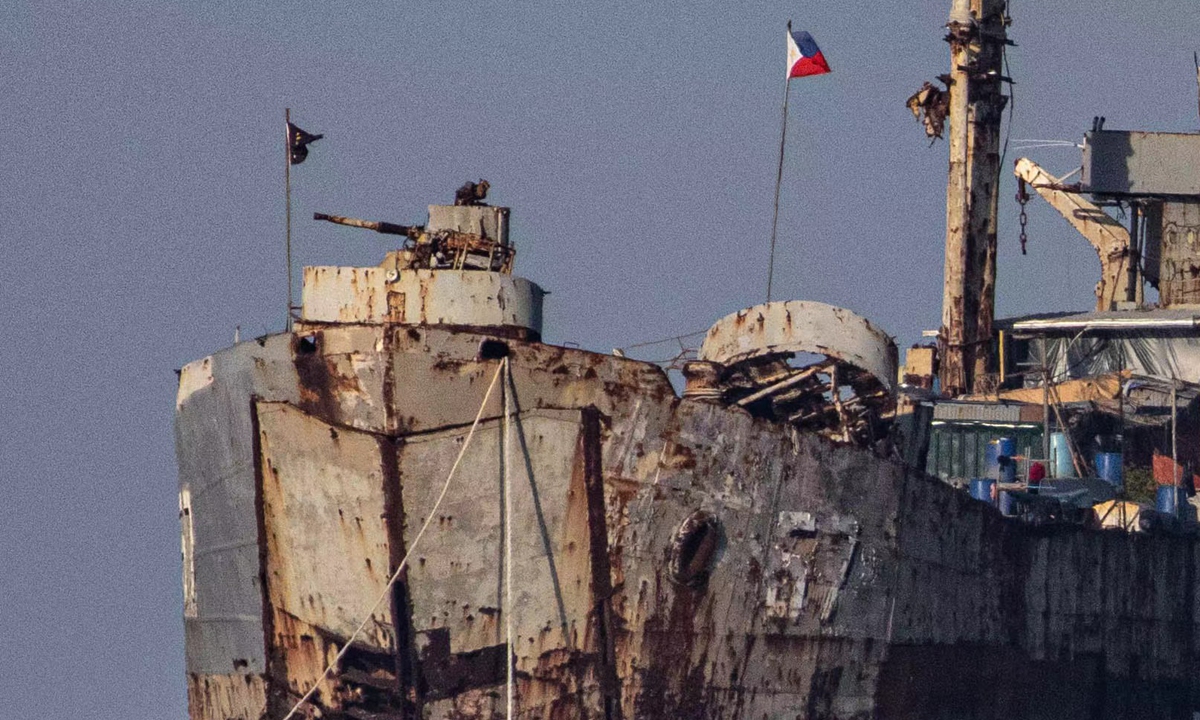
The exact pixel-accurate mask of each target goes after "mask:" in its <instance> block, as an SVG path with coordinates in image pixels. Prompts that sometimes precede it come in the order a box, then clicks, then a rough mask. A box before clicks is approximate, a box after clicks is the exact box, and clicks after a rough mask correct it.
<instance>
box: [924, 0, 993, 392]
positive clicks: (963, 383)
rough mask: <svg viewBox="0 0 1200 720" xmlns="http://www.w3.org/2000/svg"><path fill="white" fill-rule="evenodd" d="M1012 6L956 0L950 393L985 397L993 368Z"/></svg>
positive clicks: (943, 358)
mask: <svg viewBox="0 0 1200 720" xmlns="http://www.w3.org/2000/svg"><path fill="white" fill-rule="evenodd" d="M1006 7H1007V3H1006V2H1004V0H955V2H954V5H953V8H952V9H951V12H950V22H949V23H947V26H946V27H947V29H948V30H949V33H948V34H947V36H946V40H947V42H949V43H950V48H951V62H950V74H949V76H948V80H947V85H948V86H949V96H950V97H949V115H950V141H949V142H950V170H949V179H948V181H947V183H946V268H945V285H944V288H943V295H942V327H941V329H940V331H939V333H938V350H939V353H938V354H939V356H940V373H939V377H940V379H941V386H942V392H943V393H945V394H946V395H947V396H951V397H953V396H956V395H961V394H963V393H966V392H971V391H974V390H977V389H979V387H980V382H981V381H982V380H983V379H984V378H985V377H987V374H988V371H989V367H990V349H991V336H992V321H993V318H994V313H995V294H996V215H997V205H998V198H999V183H1000V121H1001V117H1002V113H1003V111H1004V107H1005V105H1006V103H1007V101H1008V99H1007V98H1006V97H1005V96H1004V93H1003V92H1002V83H1003V82H1004V81H1006V80H1007V78H1005V77H1004V76H1003V75H1002V74H1001V68H1002V66H1003V62H1004V47H1005V45H1006V44H1008V42H1009V41H1008V38H1007V34H1006V28H1007V26H1008V24H1009V18H1008V16H1007V14H1006Z"/></svg>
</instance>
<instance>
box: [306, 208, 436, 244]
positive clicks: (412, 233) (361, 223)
mask: <svg viewBox="0 0 1200 720" xmlns="http://www.w3.org/2000/svg"><path fill="white" fill-rule="evenodd" d="M313 220H324V221H326V222H331V223H333V224H335V225H348V226H350V227H356V228H363V229H365V230H374V231H375V232H377V233H383V234H384V235H403V236H404V237H410V238H414V239H415V238H416V237H417V236H419V235H420V234H421V233H422V232H424V231H425V228H424V226H421V225H397V224H396V223H390V222H381V221H375V220H359V219H358V218H352V217H342V216H341V215H326V214H325V213H313Z"/></svg>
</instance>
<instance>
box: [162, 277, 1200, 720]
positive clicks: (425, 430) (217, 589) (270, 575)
mask: <svg viewBox="0 0 1200 720" xmlns="http://www.w3.org/2000/svg"><path fill="white" fill-rule="evenodd" d="M498 295H499V296H500V297H497V294H493V295H492V296H489V302H493V303H498V304H499V305H504V302H505V301H504V300H503V297H502V296H503V295H504V293H503V292H500V293H498ZM539 297H540V296H539ZM393 320H394V319H393ZM435 320H436V319H432V318H426V319H425V321H424V324H418V325H411V324H408V325H406V324H401V323H399V322H393V321H388V320H387V319H386V318H382V319H379V320H378V322H321V321H318V320H314V319H309V321H308V322H305V323H302V324H301V325H300V326H299V327H298V328H297V330H296V332H294V333H287V334H280V335H274V336H270V337H266V338H262V339H260V340H259V341H256V342H247V343H242V344H239V345H237V346H235V347H233V348H230V349H227V350H224V351H222V352H220V353H217V354H215V355H213V356H211V357H210V358H206V359H204V360H201V361H197V362H195V363H192V364H191V365H189V366H187V367H185V368H184V370H183V373H182V376H181V385H180V394H179V401H178V414H177V438H178V449H179V464H180V476H181V516H182V518H183V536H184V572H185V578H184V583H185V595H186V605H185V614H186V628H187V663H188V672H189V700H190V707H191V717H192V718H193V720H213V719H216V718H222V719H225V718H244V719H247V720H249V719H251V718H260V717H267V718H276V719H277V718H282V717H284V716H285V715H286V714H287V713H288V712H289V711H290V710H291V709H292V708H293V706H295V705H296V703H297V701H298V700H299V699H300V697H301V696H302V695H303V694H304V693H305V692H306V691H307V690H308V689H309V688H310V687H312V686H313V685H314V684H316V686H317V690H316V692H315V693H314V694H313V695H312V698H311V700H310V701H309V702H308V703H306V704H304V705H303V706H302V707H301V708H300V709H299V710H298V715H299V716H302V717H303V716H317V715H319V716H321V717H346V718H408V717H426V718H492V717H502V716H504V714H505V702H506V682H507V674H508V672H507V671H508V664H507V662H506V659H511V662H512V668H513V682H514V685H515V688H514V689H515V715H516V716H518V717H523V718H605V719H606V720H612V719H613V718H730V719H732V718H746V719H750V718H754V719H758V718H796V717H811V718H826V717H829V718H871V717H882V718H895V717H911V718H1001V717H1003V718H1034V717H1053V718H1059V719H1061V718H1084V717H1087V718H1097V717H1103V718H1126V717H1190V715H1191V710H1192V708H1193V707H1197V703H1196V699H1195V696H1196V687H1197V682H1196V678H1197V676H1198V670H1200V668H1198V667H1197V663H1196V656H1195V651H1194V648H1195V642H1196V640H1195V638H1196V635H1197V625H1196V620H1197V602H1200V599H1198V597H1197V594H1196V593H1195V590H1194V588H1195V587H1196V579H1197V562H1198V561H1200V557H1198V555H1197V553H1196V548H1195V542H1194V541H1193V540H1192V539H1189V538H1183V537H1150V536H1132V535H1127V534H1124V533H1116V534H1111V533H1103V532H1099V531H1094V530H1087V529H1084V528H1080V527H1073V526H1063V527H1054V528H1035V527H1030V526H1027V525H1023V524H1021V523H1019V522H1017V521H1015V520H1012V519H1005V518H1002V517H1000V516H999V514H998V513H996V512H995V511H994V510H993V509H992V508H990V507H988V506H986V505H984V504H983V503H979V502H976V501H973V500H971V499H970V498H969V497H967V496H966V495H965V494H963V493H961V492H957V491H955V490H953V489H952V488H950V487H948V486H947V485H945V484H943V483H941V482H938V481H936V480H933V479H931V478H927V477H925V476H924V475H923V474H921V473H919V472H916V471H913V470H911V469H907V468H906V467H905V465H904V464H903V463H902V462H900V461H899V460H896V459H894V458H892V457H888V456H886V454H885V453H883V452H882V451H881V450H880V449H879V448H880V447H883V444H882V443H876V444H875V445H871V444H862V443H847V442H843V443H838V442H833V441H831V440H830V439H828V437H826V435H827V433H825V434H823V433H818V432H816V431H805V430H803V429H801V428H800V427H798V426H797V425H796V424H795V423H788V422H782V421H779V420H774V419H770V418H765V417H762V416H761V415H762V414H761V413H751V412H750V411H748V410H747V409H745V408H743V407H740V406H739V405H737V404H729V403H722V402H715V401H714V400H713V397H714V395H715V393H710V394H708V396H707V397H705V396H704V394H703V393H700V394H696V396H694V397H693V396H691V395H692V394H690V393H689V394H688V395H689V396H688V397H684V398H680V397H677V395H676V393H675V391H674V390H673V388H672V386H671V385H670V383H669V382H668V379H667V377H666V375H665V374H664V373H663V372H662V371H661V370H660V369H658V368H657V367H655V366H652V365H648V364H644V363H640V362H636V361H633V360H626V359H622V358H619V357H613V356H608V355H600V354H595V353H589V352H584V351H581V350H576V349H568V348H562V347H555V346H551V345H545V344H542V343H540V342H537V341H536V332H533V331H530V330H529V329H528V328H526V330H525V331H516V330H514V329H513V326H514V324H513V323H512V322H508V321H504V322H498V323H497V325H496V327H495V328H493V332H490V333H482V332H481V331H480V329H479V328H478V327H473V328H470V329H466V328H461V327H454V326H453V324H452V323H442V324H439V323H438V322H436V321H435ZM518 324H519V323H518ZM518 330H519V328H518ZM502 366H504V367H506V368H507V370H506V371H505V372H504V373H501V376H502V377H501V381H500V382H499V383H498V385H499V390H498V391H496V392H494V393H493V394H492V395H491V397H490V399H488V400H487V401H486V402H485V396H486V395H487V392H488V386H489V382H491V381H492V379H493V378H494V377H496V376H497V374H498V373H500V369H501V367H502ZM481 407H482V420H481V421H480V423H479V425H478V428H477V429H476V431H475V433H474V435H473V437H472V439H471V440H470V442H469V443H467V438H468V435H469V433H470V429H471V427H472V422H473V419H474V418H475V417H476V414H477V413H478V412H479V411H480V409H481ZM506 407H507V408H508V411H507V412H506ZM756 415H758V416H756ZM506 417H508V418H511V419H512V422H511V425H509V426H508V427H506V425H505V418H506ZM464 446H465V450H463V448H464ZM460 452H461V453H462V457H461V464H460V466H459V467H458V470H457V473H456V474H455V475H454V477H453V478H452V479H451V481H450V483H449V486H448V489H447V491H446V497H445V500H444V502H443V503H442V505H441V506H440V507H439V508H438V511H437V513H436V516H435V517H433V518H432V521H431V523H430V526H429V530H428V532H427V533H426V534H425V535H424V536H423V537H421V538H420V541H419V542H418V543H416V544H415V545H414V540H416V535H417V533H418V531H419V530H420V528H421V527H422V525H423V524H424V523H425V521H426V520H427V519H429V518H430V515H431V511H432V508H434V506H435V503H436V500H437V496H438V494H439V492H440V491H441V490H442V488H443V486H444V482H445V480H446V477H447V475H448V474H449V472H450V469H451V467H452V466H453V465H454V463H455V459H456V457H458V456H459V454H460ZM506 458H507V462H506ZM506 492H507V493H508V496H507V497H505V493H506ZM506 507H508V508H509V509H510V512H511V516H508V517H506V515H505V512H506V511H505V508H506ZM506 522H511V525H510V527H511V532H512V538H513V539H512V543H511V546H510V547H508V548H506V547H505V543H504V537H505V527H506ZM410 551H411V553H412V557H411V559H410V562H409V564H408V566H407V568H406V569H405V571H404V572H402V573H401V574H400V575H399V577H398V579H397V582H396V583H395V585H394V586H393V588H392V591H391V592H389V593H387V596H388V597H387V599H386V600H385V602H384V603H382V604H381V605H380V606H379V607H377V608H375V609H374V610H373V611H372V610H371V605H372V603H373V602H374V601H375V599H376V598H377V597H378V596H380V594H381V593H384V591H385V589H386V588H387V587H388V580H389V578H390V577H391V575H392V573H393V571H394V570H396V568H398V567H399V565H400V561H401V559H402V558H403V557H404V556H405V554H406V553H408V552H410ZM509 551H510V552H509ZM509 554H510V556H511V580H512V589H511V592H512V593H513V596H514V600H515V602H513V603H511V604H510V605H506V604H505V602H504V600H505V587H504V579H505V572H504V571H505V558H506V557H507V556H509ZM364 620H369V622H367V624H366V626H365V630H364V631H363V632H361V633H360V634H358V636H357V637H356V639H355V640H354V642H353V643H352V644H351V646H350V649H349V650H348V651H347V652H345V654H344V655H343V656H342V657H341V658H340V660H339V661H338V662H336V663H333V665H334V667H333V671H332V672H330V673H329V674H328V675H327V676H324V677H323V675H322V673H323V671H324V670H325V668H326V666H327V665H329V664H330V663H331V662H332V661H333V660H334V658H335V655H336V654H337V653H338V651H339V650H341V649H343V648H344V647H345V645H346V641H347V639H348V638H350V637H351V635H352V634H353V633H354V632H355V630H356V628H358V627H359V626H360V624H361V623H362V622H363V621H364ZM509 623H511V627H512V633H513V636H512V638H511V646H510V644H509V637H508V635H507V634H506V628H507V627H508V625H509ZM510 647H511V650H510Z"/></svg>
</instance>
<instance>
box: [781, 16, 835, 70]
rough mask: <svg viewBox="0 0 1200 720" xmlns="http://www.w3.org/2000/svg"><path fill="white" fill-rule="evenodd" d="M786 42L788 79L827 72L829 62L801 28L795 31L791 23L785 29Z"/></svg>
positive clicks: (811, 38)
mask: <svg viewBox="0 0 1200 720" xmlns="http://www.w3.org/2000/svg"><path fill="white" fill-rule="evenodd" d="M787 43H788V60H787V63H788V75H787V76H788V80H791V79H792V78H794V77H805V76H807V75H824V74H825V73H827V72H829V63H827V62H825V55H824V54H823V53H822V52H821V48H819V47H817V42H816V41H815V40H813V37H812V35H809V34H808V33H806V32H804V31H803V30H801V31H799V32H795V31H793V30H792V26H791V23H788V29H787Z"/></svg>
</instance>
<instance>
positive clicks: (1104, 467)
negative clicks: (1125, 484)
mask: <svg viewBox="0 0 1200 720" xmlns="http://www.w3.org/2000/svg"><path fill="white" fill-rule="evenodd" d="M1096 475H1098V476H1099V477H1100V479H1101V480H1103V481H1104V482H1106V483H1108V484H1109V485H1112V486H1113V487H1115V488H1120V487H1121V485H1122V480H1123V476H1122V473H1121V453H1106V452H1101V453H1096Z"/></svg>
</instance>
